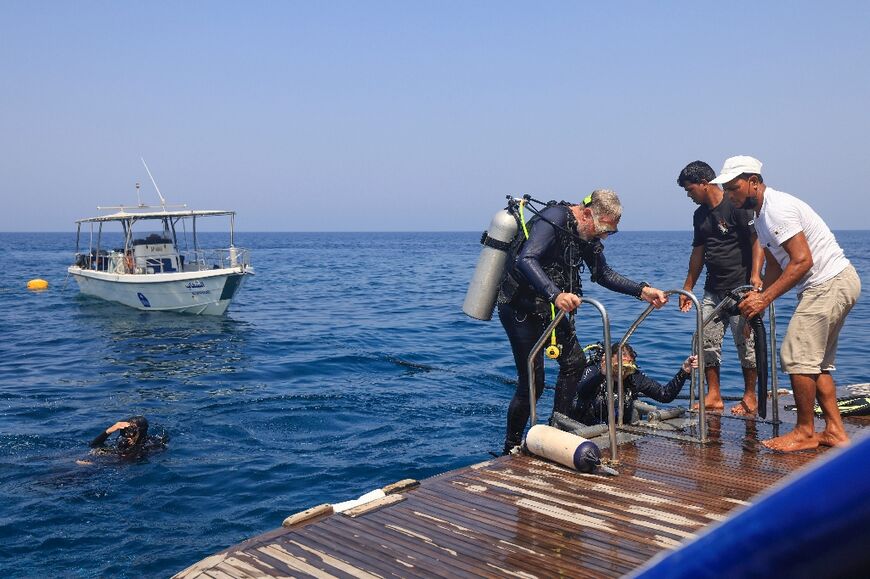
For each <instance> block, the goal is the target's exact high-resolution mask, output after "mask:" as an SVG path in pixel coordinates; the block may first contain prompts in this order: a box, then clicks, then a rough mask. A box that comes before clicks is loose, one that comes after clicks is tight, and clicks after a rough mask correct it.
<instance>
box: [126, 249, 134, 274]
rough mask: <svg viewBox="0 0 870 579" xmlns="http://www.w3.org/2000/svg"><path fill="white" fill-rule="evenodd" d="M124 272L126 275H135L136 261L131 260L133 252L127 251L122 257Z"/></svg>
mask: <svg viewBox="0 0 870 579" xmlns="http://www.w3.org/2000/svg"><path fill="white" fill-rule="evenodd" d="M124 271H126V272H127V273H136V260H135V259H133V252H132V251H130V250H129V249H128V250H127V253H126V254H125V255H124Z"/></svg>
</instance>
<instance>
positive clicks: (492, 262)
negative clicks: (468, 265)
mask: <svg viewBox="0 0 870 579" xmlns="http://www.w3.org/2000/svg"><path fill="white" fill-rule="evenodd" d="M518 229H519V225H518V223H517V217H516V216H515V215H514V214H513V213H512V212H511V206H509V207H508V208H507V209H502V210H501V211H499V212H498V213H496V214H495V215H494V216H493V217H492V221H491V222H490V224H489V229H488V230H486V231H484V232H483V235H482V236H481V238H480V243H482V244H483V249H482V250H481V251H480V257H479V258H478V260H477V268H476V269H475V270H474V277H472V278H471V283H470V284H469V285H468V291H467V292H466V294H465V302H464V303H463V304H462V311H463V312H465V313H466V315H468V316H470V317H472V318H475V319H478V320H484V321H487V320H490V319H492V311H493V309H495V300H496V298H497V297H498V290H499V286H500V285H501V282H502V279H503V278H504V271H505V265H506V264H507V259H508V254H509V251H510V247H511V241H513V239H514V237H516V235H517V231H518Z"/></svg>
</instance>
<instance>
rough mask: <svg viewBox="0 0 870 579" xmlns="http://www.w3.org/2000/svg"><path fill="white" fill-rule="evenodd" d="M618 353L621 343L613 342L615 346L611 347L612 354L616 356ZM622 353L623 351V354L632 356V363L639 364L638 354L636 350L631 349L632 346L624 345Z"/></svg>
mask: <svg viewBox="0 0 870 579" xmlns="http://www.w3.org/2000/svg"><path fill="white" fill-rule="evenodd" d="M618 351H619V342H613V344H611V345H610V354H611V355H612V356H615V355H616V353H617V352H618ZM622 351H623V353H624V352H628V355H629V356H631V361H632V362H637V352H635V351H634V348H632V347H631V344H628V343H625V344H623V345H622Z"/></svg>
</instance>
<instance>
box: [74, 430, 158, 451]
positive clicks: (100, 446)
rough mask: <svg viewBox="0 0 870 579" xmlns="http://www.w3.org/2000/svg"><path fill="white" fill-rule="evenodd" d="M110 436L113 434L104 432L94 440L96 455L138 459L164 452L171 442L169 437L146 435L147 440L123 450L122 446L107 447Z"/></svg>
mask: <svg viewBox="0 0 870 579" xmlns="http://www.w3.org/2000/svg"><path fill="white" fill-rule="evenodd" d="M109 436H111V434H109V433H107V432H106V431H105V430H104V431H103V432H101V433H100V434H99V436H97V437H96V438H95V439H93V440H92V441H91V443H90V447H91V448H93V449H94V450H93V451H92V452H94V453H96V454H117V455H119V456H121V457H124V458H137V457H140V456H142V455H144V454H146V453H151V452H155V451H161V450H164V449H165V448H166V442H167V441H168V440H169V437H168V436H166V435H165V434H164V435H162V436H154V435H147V434H146V435H145V440H143V441H142V442H140V443H138V444H135V445H133V446H131V447H129V448H121V447H120V445H117V446H105V442H106V440H107V439H108V438H109Z"/></svg>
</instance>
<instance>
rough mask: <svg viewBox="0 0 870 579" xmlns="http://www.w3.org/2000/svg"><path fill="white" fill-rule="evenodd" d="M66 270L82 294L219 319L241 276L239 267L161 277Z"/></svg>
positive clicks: (157, 275) (144, 308) (157, 309)
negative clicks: (217, 317)
mask: <svg viewBox="0 0 870 579" xmlns="http://www.w3.org/2000/svg"><path fill="white" fill-rule="evenodd" d="M67 271H69V273H70V275H72V276H73V278H75V280H76V283H78V285H79V290H80V291H81V292H82V293H83V294H86V295H89V296H94V297H97V298H100V299H103V300H106V301H110V302H117V303H119V304H124V305H125V306H130V307H131V308H136V309H137V310H143V311H149V310H156V311H171V312H179V313H185V314H195V315H213V316H219V315H222V314H224V313H225V312H226V311H227V308H228V307H229V305H230V303H231V302H232V299H233V297H234V296H235V294H236V292H237V291H238V290H239V288H240V287H241V285H242V282H243V281H244V279H245V277H246V276H248V275H250V272H249V271H246V270H245V268H242V267H233V268H225V269H214V270H208V271H198V272H184V273H165V274H117V273H108V272H104V271H93V270H88V269H82V268H80V267H76V266H72V267H70V268H69V269H68V270H67Z"/></svg>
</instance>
